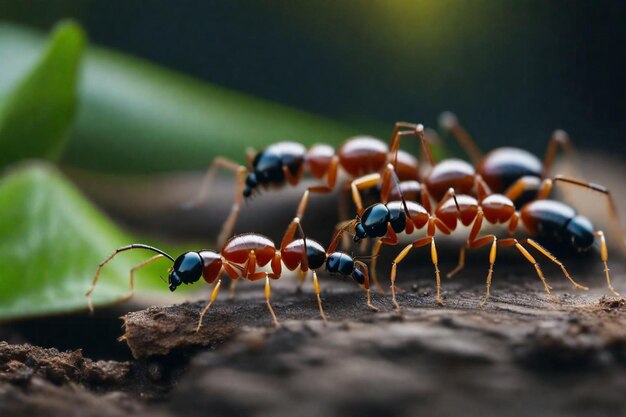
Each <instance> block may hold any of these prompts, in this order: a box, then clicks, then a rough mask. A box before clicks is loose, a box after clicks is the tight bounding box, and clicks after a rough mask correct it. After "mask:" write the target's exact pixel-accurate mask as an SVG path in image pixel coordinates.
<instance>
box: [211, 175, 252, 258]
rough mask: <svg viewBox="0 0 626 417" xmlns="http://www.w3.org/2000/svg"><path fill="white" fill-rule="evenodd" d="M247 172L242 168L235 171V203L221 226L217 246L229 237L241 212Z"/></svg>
mask: <svg viewBox="0 0 626 417" xmlns="http://www.w3.org/2000/svg"><path fill="white" fill-rule="evenodd" d="M247 172H248V170H247V169H246V168H245V167H244V166H240V167H239V169H238V171H237V190H236V191H235V193H236V194H235V202H234V203H233V206H232V208H231V209H230V213H229V214H228V217H227V218H226V221H225V222H224V225H223V226H222V230H221V231H220V234H219V235H218V237H217V245H218V246H220V247H221V246H222V245H223V244H224V242H226V239H228V238H229V237H230V234H231V233H232V231H233V228H234V227H235V223H236V222H237V217H239V211H240V210H241V204H242V203H243V189H244V186H245V184H246V175H247Z"/></svg>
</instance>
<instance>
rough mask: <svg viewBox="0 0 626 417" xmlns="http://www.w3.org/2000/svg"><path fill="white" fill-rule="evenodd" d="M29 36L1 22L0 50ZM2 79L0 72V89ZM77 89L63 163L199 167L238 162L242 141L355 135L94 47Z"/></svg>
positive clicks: (140, 168) (31, 40) (30, 41)
mask: <svg viewBox="0 0 626 417" xmlns="http://www.w3.org/2000/svg"><path fill="white" fill-rule="evenodd" d="M3 33H4V34H5V35H9V36H6V38H7V40H3V39H2V36H3ZM36 38H37V34H36V32H33V31H30V30H28V29H24V28H20V27H16V26H9V25H4V26H3V25H0V56H2V54H3V51H6V50H10V51H14V52H15V53H17V54H18V55H23V54H28V53H29V52H27V51H29V50H32V49H33V48H36V47H37V46H36V44H37V42H36V41H35V39H36ZM18 44H19V45H20V46H19V47H17V45H18ZM19 59H21V60H24V59H25V58H23V57H19ZM215 65H219V63H215ZM6 77H9V75H4V74H2V72H1V71H0V91H1V90H2V86H3V84H5V83H6V82H5V81H4V78H6ZM79 95H80V103H81V104H80V109H79V111H78V114H77V121H76V126H75V128H74V129H73V136H72V138H71V140H70V143H69V145H68V149H67V151H66V152H65V154H64V157H63V159H62V162H63V163H65V164H68V165H72V166H76V167H82V168H87V169H91V170H100V171H106V172H124V173H131V172H135V173H147V172H156V171H171V170H192V169H204V168H206V167H207V166H208V164H209V163H210V162H211V160H212V159H213V158H214V157H215V156H217V155H223V156H226V157H229V158H232V159H236V160H238V161H240V162H244V160H245V149H246V148H247V147H249V146H254V147H256V148H261V147H263V146H266V145H268V144H270V143H273V142H277V141H280V140H296V141H299V142H302V143H304V144H312V143H315V142H329V143H331V144H338V143H340V142H341V141H342V140H344V139H345V138H347V137H348V136H351V135H353V134H355V133H356V131H355V130H352V129H349V128H347V127H345V126H344V125H342V124H340V123H336V122H333V121H331V120H328V119H325V118H323V117H319V116H316V115H312V114H310V113H306V112H303V111H298V110H294V109H290V108H288V107H286V106H283V105H280V104H276V103H272V102H268V101H265V100H260V99H257V98H254V97H251V96H248V95H245V94H241V93H238V92H235V91H232V90H228V89H226V88H222V87H218V86H215V85H211V84H208V83H202V82H199V81H197V80H194V79H192V78H189V77H186V76H183V75H180V74H177V73H175V72H173V71H169V70H165V69H162V68H160V67H158V66H156V65H153V64H150V63H147V62H145V61H142V60H140V59H136V58H132V57H129V56H127V55H123V54H120V53H115V52H111V51H108V50H105V49H101V48H94V47H90V48H88V50H87V52H86V54H85V59H84V65H83V75H82V82H81V85H80V89H79Z"/></svg>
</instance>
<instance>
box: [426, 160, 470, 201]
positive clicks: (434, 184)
mask: <svg viewBox="0 0 626 417" xmlns="http://www.w3.org/2000/svg"><path fill="white" fill-rule="evenodd" d="M475 178H476V170H474V167H473V166H472V165H470V164H469V163H467V162H465V161H463V160H460V159H445V160H443V161H441V162H439V163H438V164H436V165H435V166H434V167H433V168H432V169H431V171H430V172H429V173H428V174H427V175H426V177H425V178H424V180H423V182H424V185H426V187H427V189H428V193H429V194H430V196H431V197H432V198H433V199H434V200H435V201H440V200H441V199H442V198H443V196H444V195H445V194H446V192H447V191H448V190H449V189H450V188H452V189H454V191H455V192H457V193H458V194H470V193H471V192H472V189H473V188H474V183H475Z"/></svg>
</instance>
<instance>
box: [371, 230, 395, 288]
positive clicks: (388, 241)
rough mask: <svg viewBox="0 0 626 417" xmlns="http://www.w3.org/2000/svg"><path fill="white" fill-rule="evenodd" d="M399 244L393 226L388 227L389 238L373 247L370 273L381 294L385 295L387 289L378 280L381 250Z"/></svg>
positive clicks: (383, 239)
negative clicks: (383, 247)
mask: <svg viewBox="0 0 626 417" xmlns="http://www.w3.org/2000/svg"><path fill="white" fill-rule="evenodd" d="M397 244H398V235H397V234H396V232H395V231H394V230H393V228H392V227H391V225H387V237H383V238H381V239H378V240H377V241H376V244H375V245H374V246H373V247H372V252H371V255H370V259H371V260H370V268H369V269H370V272H371V277H372V282H373V283H374V285H376V286H377V287H378V289H379V291H380V293H381V294H385V289H384V287H383V286H382V285H381V283H380V281H379V280H378V273H377V272H376V266H377V265H378V254H379V253H380V249H381V248H382V246H383V245H391V246H395V245H397Z"/></svg>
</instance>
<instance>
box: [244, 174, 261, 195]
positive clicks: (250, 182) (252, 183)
mask: <svg viewBox="0 0 626 417" xmlns="http://www.w3.org/2000/svg"><path fill="white" fill-rule="evenodd" d="M257 185H259V180H258V179H257V176H256V174H255V173H254V172H251V173H249V174H248V175H247V176H246V186H245V188H244V189H243V196H244V197H246V198H248V197H250V196H251V195H252V191H254V189H255V188H256V187H257Z"/></svg>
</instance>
